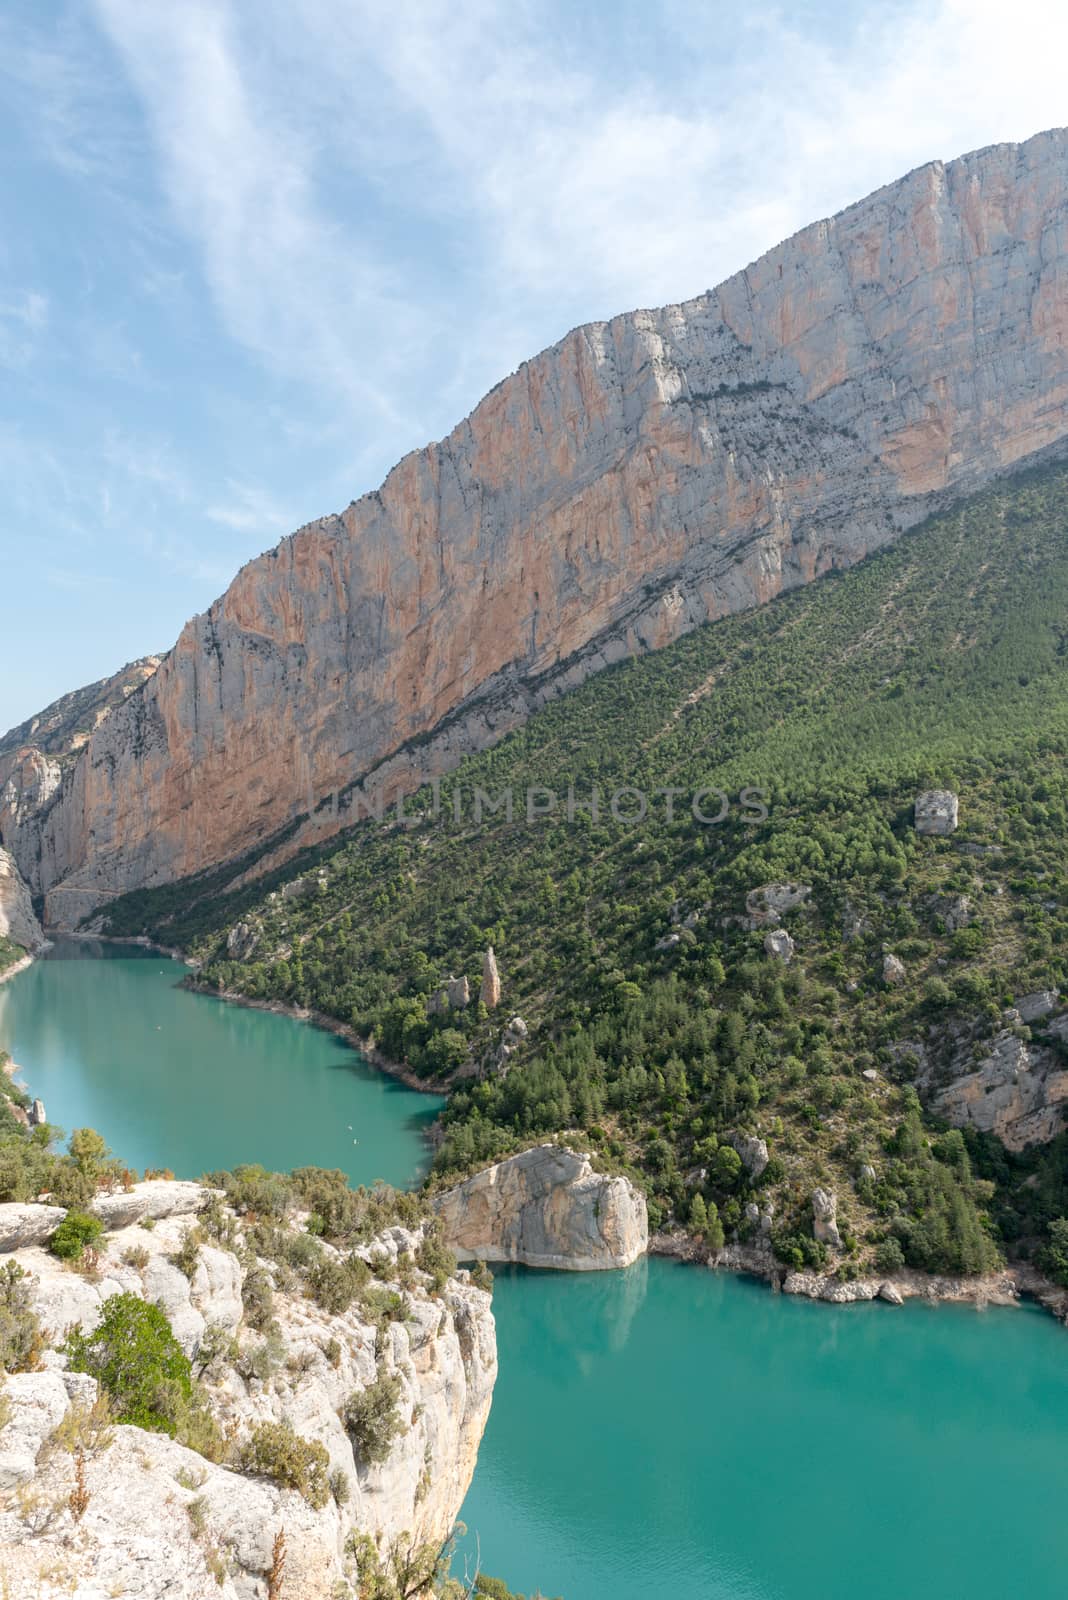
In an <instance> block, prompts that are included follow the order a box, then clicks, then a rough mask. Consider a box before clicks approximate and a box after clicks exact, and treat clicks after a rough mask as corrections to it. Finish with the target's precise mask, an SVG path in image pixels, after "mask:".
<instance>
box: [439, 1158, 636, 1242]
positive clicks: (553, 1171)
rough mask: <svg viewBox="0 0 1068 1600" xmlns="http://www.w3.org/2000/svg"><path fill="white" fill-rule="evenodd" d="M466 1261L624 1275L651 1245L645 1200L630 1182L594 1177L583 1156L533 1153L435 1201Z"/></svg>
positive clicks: (504, 1163)
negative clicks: (622, 1270) (614, 1271)
mask: <svg viewBox="0 0 1068 1600" xmlns="http://www.w3.org/2000/svg"><path fill="white" fill-rule="evenodd" d="M434 1204H435V1208H436V1209H437V1212H438V1215H439V1216H440V1217H441V1219H442V1221H443V1223H444V1226H445V1234H446V1238H447V1239H448V1242H449V1246H450V1248H451V1249H453V1250H454V1251H456V1253H457V1254H458V1255H459V1256H461V1257H462V1258H464V1259H467V1260H470V1259H474V1258H478V1259H479V1260H482V1261H517V1262H521V1263H523V1264H524V1265H525V1266H528V1267H556V1268H560V1269H562V1270H564V1271H568V1272H595V1271H599V1270H602V1269H605V1268H612V1267H626V1266H629V1265H630V1263H631V1262H632V1261H636V1260H637V1259H638V1257H639V1256H641V1255H644V1253H645V1250H646V1248H647V1247H648V1243H649V1219H648V1215H647V1212H646V1205H645V1196H644V1195H643V1194H642V1193H641V1191H640V1190H639V1189H636V1188H635V1186H634V1185H633V1184H632V1183H631V1181H630V1179H629V1178H625V1177H620V1176H611V1175H609V1174H605V1173H598V1172H595V1171H594V1169H593V1165H592V1163H591V1161H590V1159H589V1157H588V1156H585V1155H580V1154H578V1153H577V1152H575V1151H574V1150H567V1149H563V1148H561V1147H560V1146H557V1145H538V1146H536V1147H535V1148H534V1149H532V1150H524V1151H523V1152H522V1154H520V1155H517V1156H509V1158H508V1159H507V1160H506V1161H500V1162H498V1163H497V1164H496V1165H495V1166H492V1167H487V1168H486V1169H485V1170H484V1171H483V1172H477V1173H475V1175H474V1176H473V1177H471V1178H468V1179H466V1180H465V1182H463V1183H461V1184H458V1185H457V1186H456V1188H454V1189H449V1190H447V1191H446V1192H445V1193H444V1194H441V1195H438V1196H437V1197H436V1199H435V1202H434Z"/></svg>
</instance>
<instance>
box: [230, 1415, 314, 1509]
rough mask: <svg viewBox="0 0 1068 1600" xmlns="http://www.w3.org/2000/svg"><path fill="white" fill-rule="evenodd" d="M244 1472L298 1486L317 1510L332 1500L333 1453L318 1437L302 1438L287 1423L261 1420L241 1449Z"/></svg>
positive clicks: (239, 1459) (240, 1455) (289, 1486)
mask: <svg viewBox="0 0 1068 1600" xmlns="http://www.w3.org/2000/svg"><path fill="white" fill-rule="evenodd" d="M237 1465H238V1468H239V1470H240V1471H241V1472H248V1473H251V1474H252V1475H253V1476H255V1477H260V1478H272V1479H273V1480H274V1482H275V1483H280V1484H282V1485H283V1487H284V1488H287V1489H296V1490H297V1491H298V1493H300V1494H302V1495H303V1496H304V1498H305V1500H307V1502H308V1504H309V1505H310V1506H312V1507H313V1508H314V1509H315V1510H317V1511H318V1510H321V1508H322V1507H323V1506H325V1505H326V1503H327V1501H328V1500H329V1499H330V1456H329V1454H328V1453H327V1449H326V1446H325V1445H323V1444H320V1443H319V1441H318V1440H317V1439H315V1440H312V1439H302V1438H301V1437H300V1435H299V1434H298V1433H294V1431H293V1429H292V1428H291V1427H290V1425H289V1423H288V1422H262V1423H260V1425H259V1426H258V1427H257V1428H254V1429H253V1431H252V1434H251V1436H250V1437H249V1438H248V1439H246V1440H245V1442H244V1444H243V1445H242V1446H241V1449H240V1451H239V1452H238V1457H237Z"/></svg>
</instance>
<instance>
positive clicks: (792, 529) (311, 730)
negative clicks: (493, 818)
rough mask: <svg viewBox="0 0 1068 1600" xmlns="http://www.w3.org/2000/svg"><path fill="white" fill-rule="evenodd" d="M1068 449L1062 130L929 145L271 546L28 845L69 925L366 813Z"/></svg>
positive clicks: (610, 328) (541, 375)
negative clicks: (941, 149)
mask: <svg viewBox="0 0 1068 1600" xmlns="http://www.w3.org/2000/svg"><path fill="white" fill-rule="evenodd" d="M1066 440H1068V132H1065V131H1063V130H1062V131H1056V132H1050V133H1044V134H1040V135H1038V136H1037V137H1036V138H1034V139H1031V140H1030V141H1028V142H1027V143H1026V144H1022V145H1018V146H1017V145H999V146H995V147H992V148H990V149H987V150H982V151H979V152H978V153H976V154H973V155H969V156H965V157H963V158H961V159H960V160H957V161H953V162H950V163H948V164H943V163H942V162H940V161H935V162H932V163H930V164H929V165H927V166H925V167H921V168H919V169H918V170H916V171H915V172H912V173H910V174H909V175H908V176H906V177H904V178H902V179H901V180H900V181H898V182H896V183H894V184H891V185H889V186H888V187H887V188H884V189H881V190H879V191H878V192H877V193H875V194H873V195H871V196H870V197H869V198H867V199H866V200H863V201H861V202H860V203H858V204H856V205H854V206H851V207H850V208H849V209H848V210H846V211H844V212H842V213H841V214H840V215H838V216H837V217H834V218H832V219H830V220H828V221H824V222H819V223H816V224H814V225H813V226H811V227H809V228H807V229H805V230H804V231H803V232H801V233H799V234H797V235H796V236H795V237H794V238H792V239H790V240H788V241H787V242H786V243H785V244H782V245H780V246H778V247H777V248H775V249H773V250H771V251H770V252H769V253H768V254H767V255H766V256H764V257H762V258H761V259H760V260H759V261H757V262H756V263H755V264H753V265H752V266H750V267H749V268H747V269H746V270H745V271H743V272H739V273H738V274H736V275H735V276H734V277H732V278H730V279H728V280H727V281H726V282H725V283H724V284H722V285H721V286H720V287H719V288H718V289H715V290H712V291H709V292H707V293H704V294H702V295H700V296H698V298H696V299H694V300H690V301H688V302H686V303H684V304H680V305H672V306H667V307H665V308H663V309H661V310H658V311H638V312H632V313H629V314H627V315H625V316H620V317H617V318H615V319H614V320H612V321H610V322H604V323H594V324H591V325H589V326H587V327H583V328H579V329H577V330H576V331H574V332H572V333H570V334H569V335H568V336H567V337H566V338H565V339H563V340H562V341H561V342H560V343H559V344H558V345H556V346H554V347H553V348H551V349H549V350H547V351H545V352H543V353H542V354H541V355H539V356H537V357H536V358H535V359H534V360H532V361H530V362H527V363H526V364H524V365H523V366H522V367H521V368H520V369H519V371H518V372H516V373H515V374H513V375H512V376H511V377H509V378H508V379H506V380H505V381H504V382H503V383H502V384H500V385H499V386H498V387H497V388H496V389H495V390H494V391H493V392H492V393H491V394H490V395H488V396H487V397H486V399H485V400H483V402H482V403H481V404H480V405H479V406H478V407H477V409H476V410H475V411H474V412H473V413H472V415H471V416H470V417H469V418H468V419H467V420H466V421H464V422H463V423H461V424H460V426H459V427H457V428H456V429H455V430H454V431H453V432H452V433H451V434H450V435H449V437H448V438H446V439H445V440H444V441H442V442H441V443H439V444H435V445H431V446H428V447H427V448H426V449H423V450H420V451H417V452H415V453H413V454H412V455H410V456H408V457H406V458H405V460H403V461H402V462H401V463H400V465H399V466H398V467H397V468H396V469H395V470H394V471H393V472H392V473H391V474H390V475H389V477H388V478H387V479H386V481H385V483H384V484H383V485H382V487H381V489H380V490H378V491H377V492H375V493H372V494H369V495H366V496H364V498H363V499H361V500H359V501H358V502H356V503H354V504H352V505H350V506H349V508H348V509H347V510H346V511H344V512H343V513H342V514H341V515H340V516H329V517H324V518H323V519H322V520H320V521H318V522H313V523H311V524H309V525H308V526H306V527H304V528H302V529H301V530H300V531H299V532H298V533H296V534H294V535H292V536H291V537H290V538H288V539H286V540H284V541H283V542H282V543H281V544H280V545H279V546H278V547H277V548H276V549H274V550H272V551H271V552H269V553H268V554H267V555H265V556H263V557H261V558H260V559H258V560H256V561H253V562H251V563H250V564H249V565H248V566H246V567H245V568H244V569H243V570H242V571H241V572H240V573H239V574H238V576H237V578H236V579H235V581H234V583H233V584H232V585H231V587H230V589H229V590H228V591H227V593H226V594H225V595H224V596H223V597H222V599H221V600H219V601H218V602H217V603H216V604H215V605H213V606H212V608H211V609H210V611H208V612H207V613H206V614H205V615H203V616H199V617H196V618H195V619H194V620H193V621H192V622H190V623H189V624H188V625H187V627H186V628H185V630H184V632H183V633H182V636H181V638H180V639H179V641H178V643H177V645H176V647H175V648H174V650H172V651H171V653H170V654H169V655H168V656H167V657H166V658H165V659H164V660H163V662H162V663H161V664H160V666H159V669H158V671H156V672H155V673H154V675H153V676H152V677H151V678H150V679H149V680H148V681H147V682H146V683H145V684H144V685H143V687H142V688H140V689H139V690H138V691H137V692H135V693H133V694H131V695H130V696H129V698H128V700H126V702H125V703H124V704H122V705H120V706H118V707H116V708H115V709H114V710H112V711H111V712H110V714H109V715H108V716H107V717H106V718H105V719H104V720H103V722H102V723H101V725H100V726H99V727H98V728H97V729H96V730H95V732H93V733H91V735H90V737H89V739H88V741H87V743H86V744H85V746H84V748H83V749H81V750H80V751H79V753H78V754H77V756H76V757H75V759H74V760H73V761H71V762H69V763H68V764H67V765H66V766H65V768H64V770H63V772H62V774H61V781H60V783H59V785H58V788H56V790H55V792H53V793H52V794H51V795H49V796H48V797H47V798H46V799H44V800H43V801H42V804H41V805H40V806H39V807H38V808H37V809H36V810H35V812H34V814H33V815H32V816H29V817H27V816H25V815H23V816H22V817H21V819H20V820H18V821H17V822H13V821H11V820H10V819H5V820H4V821H3V822H2V824H0V826H2V827H3V832H4V840H5V842H6V843H7V844H8V845H9V847H10V848H12V849H13V850H14V851H15V854H16V857H17V859H18V861H19V864H20V867H21V869H22V871H23V873H24V875H26V876H27V878H28V880H29V881H30V883H31V886H32V887H33V889H34V890H35V891H42V892H46V893H47V896H48V898H47V918H46V920H47V921H49V922H53V923H55V924H57V925H64V924H66V925H69V924H71V923H74V922H76V921H77V920H78V919H79V918H80V917H81V916H82V915H84V914H85V913H86V912H87V911H89V910H90V909H92V908H93V907H94V906H97V905H99V904H100V903H101V902H103V901H106V900H107V899H108V897H109V896H111V895H113V894H115V893H116V892H117V891H121V890H123V889H128V888H132V887H136V886H142V885H150V884H158V883H162V882H166V881H168V880H171V879H173V878H176V877H179V876H182V875H184V874H188V873H193V872H196V871H199V870H202V869H204V868H207V867H211V866H213V865H216V864H218V863H220V862H225V861H229V860H234V859H237V858H239V857H241V856H243V855H244V854H246V853H250V852H256V851H261V850H263V849H264V847H265V846H266V845H267V844H268V842H269V841H276V842H277V841H278V838H279V835H280V834H282V833H283V832H284V830H288V829H295V828H298V827H300V828H302V830H303V831H302V833H301V838H302V840H303V841H308V842H310V841H311V840H312V839H314V838H315V837H316V836H317V835H318V836H322V835H325V834H327V833H329V832H331V831H334V830H336V829H338V828H339V827H342V826H345V825H346V824H348V823H349V822H351V821H352V820H354V816H355V806H354V799H355V794H354V790H355V786H358V785H365V786H366V790H367V792H368V793H371V794H375V793H382V792H388V793H391V794H392V793H397V792H399V791H402V790H406V789H410V788H411V787H412V786H413V785H414V784H415V783H416V782H417V781H418V780H419V779H420V778H421V777H424V776H427V775H429V774H432V773H435V772H440V771H444V770H447V769H448V768H449V767H451V766H453V765H455V763H456V762H457V761H458V760H459V759H460V757H461V756H462V755H463V754H464V753H465V752H467V751H469V750H471V749H472V748H475V747H483V746H485V745H487V744H489V743H492V742H493V741H494V740H495V739H497V738H499V737H500V736H501V735H502V734H503V733H504V732H505V731H507V730H508V729H509V728H512V727H514V726H515V725H516V724H517V723H519V722H520V721H521V720H522V719H523V718H524V717H525V716H527V715H528V714H529V713H530V711H531V710H532V709H533V708H535V707H536V706H537V705H539V704H541V703H543V702H544V701H545V700H546V699H548V698H549V697H551V696H552V695H555V694H558V693H560V692H563V691H564V690H566V689H567V688H569V687H572V686H574V685H575V684H576V683H577V682H579V681H581V680H582V679H583V678H584V677H585V676H587V675H588V674H589V673H591V672H593V671H595V670H597V669H598V668H599V667H601V666H603V665H605V664H606V663H608V662H610V661H613V660H617V659H619V658H620V657H623V656H626V655H628V654H632V653H634V652H637V651H641V650H647V649H655V648H657V647H659V646H661V645H664V644H666V643H667V642H669V641H670V640H672V639H674V638H676V637H677V636H678V635H679V634H681V633H683V632H685V631H686V630H687V629H690V628H693V627H695V626H696V625H697V624H698V623H700V622H702V621H704V620H705V619H706V618H710V617H718V616H721V615H723V614H725V613H729V612H733V611H737V610H739V609H742V608H744V607H748V606H752V605H755V604H758V603H761V602H763V601H765V600H768V599H770V598H771V597H772V596H774V595H776V594H778V593H779V592H780V591H782V590H785V589H789V588H791V587H793V586H796V585H798V584H803V583H806V582H808V581H810V580H811V579H813V578H815V577H817V576H818V575H819V574H821V573H824V572H826V571H828V570H830V569H832V568H835V567H842V566H846V565H849V564H850V563H852V562H855V561H857V560H859V559H860V558H861V557H862V556H864V555H865V554H867V553H868V552H869V551H872V550H874V549H876V548H877V547H879V546H880V545H882V544H884V543H886V542H887V541H888V540H892V539H893V538H895V536H896V535H897V534H898V533H899V532H900V531H901V530H902V529H904V528H906V527H908V526H910V525H912V524H914V523H916V522H917V521H918V520H920V519H921V518H922V517H923V516H925V515H926V514H928V513H929V512H931V511H932V510H934V509H935V508H936V507H938V506H939V505H941V504H945V503H946V502H947V500H948V499H949V498H951V497H952V496H954V495H955V494H957V493H961V492H964V491H967V490H973V489H975V488H976V487H977V486H978V485H980V484H981V483H982V482H984V481H985V480H987V479H989V478H990V477H992V476H993V475H995V474H997V473H999V472H1003V471H1005V470H1007V469H1009V468H1011V467H1012V466H1013V465H1014V464H1015V463H1018V462H1020V461H1022V460H1023V459H1024V458H1027V457H1035V456H1036V455H1039V454H1041V453H1043V452H1045V453H1052V452H1059V451H1060V450H1061V449H1063V448H1064V447H1065V445H1066ZM335 794H340V803H337V802H335V800H334V798H333V797H334V795H335ZM309 812H310V813H312V819H311V821H310V822H307V823H302V820H301V819H302V818H303V817H304V816H305V814H307V813H309ZM294 843H295V839H294V837H293V836H291V835H288V834H287V835H286V838H285V842H284V845H282V846H281V848H284V849H291V848H293V846H294Z"/></svg>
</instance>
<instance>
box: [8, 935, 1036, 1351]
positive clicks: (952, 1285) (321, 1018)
mask: <svg viewBox="0 0 1068 1600" xmlns="http://www.w3.org/2000/svg"><path fill="white" fill-rule="evenodd" d="M73 937H76V938H93V939H97V940H99V942H101V943H107V944H136V945H140V946H141V947H143V948H145V949H151V950H157V951H159V953H160V954H161V955H166V956H168V957H170V958H171V959H173V960H175V961H181V962H183V963H185V964H186V965H187V966H191V967H193V970H192V971H191V972H190V973H189V975H188V976H187V977H186V978H185V979H184V980H183V987H184V988H187V989H189V990H190V991H191V992H193V993H196V994H208V995H213V996H214V997H215V998H216V999H218V1000H225V1001H226V1002H227V1003H228V1004H230V1005H238V1006H244V1007H245V1008H246V1009H247V1010H251V1011H265V1012H268V1013H270V1014H272V1015H275V1016H283V1017H291V1018H293V1020H294V1021H297V1022H306V1023H309V1024H310V1025H311V1026H312V1027H315V1028H322V1029H323V1030H324V1032H327V1033H332V1034H334V1035H335V1036H336V1037H337V1038H339V1039H342V1040H343V1041H344V1042H345V1043H346V1044H348V1045H350V1046H351V1047H352V1048H353V1049H354V1050H357V1051H358V1052H359V1053H360V1054H361V1055H362V1056H363V1057H364V1058H365V1059H366V1060H367V1061H368V1062H369V1063H370V1064H371V1065H372V1066H373V1067H375V1068H376V1069H377V1070H378V1071H380V1072H383V1073H385V1074H386V1075H387V1076H388V1077H391V1078H394V1079H396V1080H397V1081H398V1082H400V1083H403V1084H404V1085H405V1087H406V1088H409V1089H415V1090H417V1091H418V1092H419V1093H421V1094H439V1095H440V1094H441V1093H443V1092H445V1091H447V1090H448V1089H449V1088H450V1087H451V1081H452V1080H451V1079H442V1080H439V1081H437V1082H435V1083H427V1082H426V1080H425V1079H423V1078H420V1077H418V1076H417V1074H416V1073H415V1072H413V1071H412V1069H411V1068H410V1067H408V1066H406V1065H405V1064H404V1063H402V1062H398V1061H394V1060H392V1059H391V1058H390V1057H388V1056H385V1055H383V1054H382V1052H381V1051H380V1050H379V1049H378V1048H377V1047H376V1046H375V1044H374V1043H373V1042H372V1041H369V1040H367V1039H364V1038H361V1037H360V1035H359V1034H357V1033H356V1031H355V1030H354V1029H353V1028H351V1027H350V1026H349V1025H348V1024H347V1023H344V1022H340V1021H339V1020H338V1019H337V1018H336V1017H331V1016H328V1015H327V1014H326V1013H325V1012H322V1011H316V1010H314V1009H313V1008H310V1007H306V1006H292V1005H287V1004H285V1003H284V1002H283V1001H280V1000H254V999H252V998H250V997H249V996H248V995H243V994H240V993H238V992H237V991H236V990H232V989H223V990H217V989H211V988H208V987H207V986H206V985H204V984H201V983H199V982H198V981H197V977H196V966H195V963H192V962H191V961H190V958H189V957H188V956H186V954H185V952H184V951H181V950H177V949H172V948H169V947H167V946H166V945H161V944H158V943H156V942H155V941H154V940H151V939H148V938H146V937H144V936H139V937H136V938H130V939H111V938H108V937H106V936H100V935H96V934H94V935H73ZM32 960H33V957H32V956H27V957H26V958H25V960H24V961H21V962H17V963H16V964H15V966H14V967H12V968H9V969H8V971H7V973H4V974H0V982H3V981H4V978H6V977H11V976H13V975H14V973H15V972H16V971H21V970H23V968H24V967H26V966H28V965H29V964H30V962H31V961H32ZM11 1070H16V1069H14V1068H12V1069H11ZM428 1137H431V1138H432V1134H431V1135H428ZM475 1176H477V1174H476V1175H475ZM643 1253H647V1254H649V1255H659V1256H668V1257H673V1258H674V1259H676V1260H681V1261H686V1262H689V1263H692V1264H693V1265H703V1266H707V1267H710V1268H711V1269H712V1270H713V1271H720V1272H737V1273H741V1274H744V1275H745V1276H747V1277H755V1278H760V1279H761V1280H762V1281H763V1282H765V1283H767V1284H768V1285H769V1287H770V1288H772V1289H773V1290H774V1291H775V1292H777V1293H783V1294H791V1295H798V1296H800V1297H802V1298H805V1299H809V1300H817V1301H820V1302H822V1303H823V1304H828V1305H847V1304H854V1303H857V1302H860V1301H872V1300H882V1301H883V1302H884V1303H887V1304H890V1305H902V1304H904V1303H905V1301H907V1300H922V1301H924V1302H926V1303H927V1304H930V1305H937V1304H947V1305H949V1304H973V1305H975V1306H976V1308H977V1309H981V1308H983V1307H986V1306H1017V1305H1019V1304H1020V1302H1021V1300H1022V1299H1029V1300H1033V1301H1035V1302H1036V1303H1037V1304H1038V1305H1040V1306H1042V1307H1043V1308H1044V1309H1045V1310H1047V1311H1049V1312H1050V1314H1051V1315H1052V1316H1054V1317H1056V1318H1057V1320H1058V1321H1060V1322H1062V1323H1063V1324H1064V1325H1065V1327H1068V1289H1061V1288H1059V1287H1058V1286H1057V1285H1056V1284H1054V1283H1052V1282H1050V1280H1049V1279H1047V1278H1044V1277H1043V1276H1042V1274H1041V1273H1040V1272H1038V1271H1037V1270H1036V1268H1034V1267H1033V1266H1031V1265H1030V1263H1028V1262H1021V1261H1016V1262H1013V1261H1010V1262H1008V1263H1007V1265H1006V1266H1005V1267H1004V1268H1003V1269H1002V1270H1001V1271H999V1272H996V1273H988V1274H986V1275H984V1276H981V1277H976V1278H968V1277H954V1276H951V1275H945V1274H931V1273H924V1272H918V1271H907V1272H901V1273H896V1274H894V1275H892V1276H889V1277H888V1276H885V1275H882V1276H859V1277H857V1278H853V1279H851V1280H842V1279H839V1278H838V1277H837V1276H836V1275H835V1274H833V1273H822V1274H821V1273H815V1272H793V1271H790V1269H789V1268H787V1267H785V1266H784V1265H783V1264H782V1262H780V1261H778V1260H776V1258H775V1257H774V1256H773V1255H772V1254H771V1252H770V1251H769V1250H760V1249H757V1248H754V1247H752V1246H749V1245H727V1246H725V1247H724V1248H723V1249H722V1250H720V1251H719V1252H718V1253H717V1254H716V1256H715V1257H714V1258H712V1257H710V1256H709V1253H708V1251H707V1250H706V1249H704V1247H703V1246H701V1245H700V1244H698V1243H697V1241H696V1240H694V1239H693V1238H692V1237H691V1236H690V1235H689V1234H687V1233H685V1232H684V1231H682V1230H677V1231H674V1232H660V1233H655V1234H651V1235H650V1236H649V1240H648V1248H647V1251H646V1252H643Z"/></svg>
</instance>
